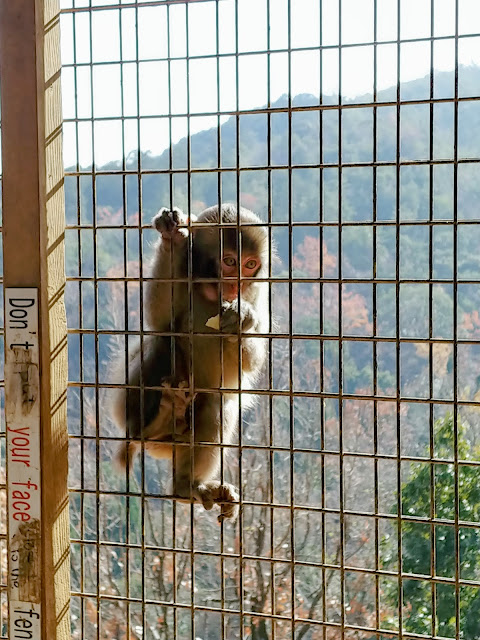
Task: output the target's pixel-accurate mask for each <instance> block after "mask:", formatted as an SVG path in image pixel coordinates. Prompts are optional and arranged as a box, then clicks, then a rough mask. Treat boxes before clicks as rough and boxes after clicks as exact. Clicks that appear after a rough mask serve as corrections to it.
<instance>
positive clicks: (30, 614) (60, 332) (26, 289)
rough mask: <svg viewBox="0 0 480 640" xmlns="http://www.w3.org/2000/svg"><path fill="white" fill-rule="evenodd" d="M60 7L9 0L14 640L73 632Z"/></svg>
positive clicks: (2, 31) (1, 73)
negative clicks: (68, 485) (71, 625)
mask: <svg viewBox="0 0 480 640" xmlns="http://www.w3.org/2000/svg"><path fill="white" fill-rule="evenodd" d="M58 12H59V7H58V0H0V81H1V106H2V162H3V248H4V286H5V333H6V338H5V342H6V344H5V354H6V368H5V386H6V392H5V393H6V407H5V408H6V417H7V450H8V458H7V487H8V498H9V581H8V586H9V600H10V607H9V626H10V635H9V637H10V638H11V640H14V639H15V638H17V637H18V638H25V637H29V638H33V639H35V640H37V639H40V638H41V639H42V640H47V639H48V640H67V638H69V637H70V612H69V601H70V562H69V546H70V544H69V542H70V541H69V519H68V493H67V471H68V457H67V456H68V438H67V421H66V395H67V331H66V317H65V307H64V299H63V295H64V288H65V268H64V226H65V215H64V196H63V158H62V112H61V94H60V38H59V31H60V25H59V13H58ZM37 299H38V303H37V301H36V300H37ZM38 442H39V443H40V444H39V446H38Z"/></svg>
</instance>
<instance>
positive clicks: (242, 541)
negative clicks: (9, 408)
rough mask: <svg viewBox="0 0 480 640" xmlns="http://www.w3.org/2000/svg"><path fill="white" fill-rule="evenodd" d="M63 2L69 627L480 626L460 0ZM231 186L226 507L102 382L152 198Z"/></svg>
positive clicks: (139, 334) (131, 330)
mask: <svg viewBox="0 0 480 640" xmlns="http://www.w3.org/2000/svg"><path fill="white" fill-rule="evenodd" d="M61 4H62V60H63V91H64V117H65V123H64V140H65V142H64V144H65V165H66V167H67V169H66V178H65V190H66V215H67V265H66V266H67V290H66V302H67V314H68V324H69V379H70V387H69V398H68V402H69V431H70V487H71V532H72V533H71V536H72V547H71V548H72V616H73V618H72V630H73V631H72V633H73V638H75V639H78V640H84V639H88V640H93V639H94V638H109V639H113V638H115V639H117V640H123V639H125V640H126V639H127V638H128V639H133V638H136V639H140V638H141V639H147V638H151V639H154V638H155V639H167V638H192V640H194V639H198V638H202V639H203V640H217V639H220V638H222V639H227V640H232V639H234V638H252V639H267V638H268V639H270V638H271V639H272V640H275V639H276V640H284V639H285V640H286V639H289V638H291V639H292V640H293V638H295V639H300V638H305V639H306V640H315V639H317V638H340V637H342V638H343V637H345V638H365V639H366V638H373V637H385V638H396V637H412V638H413V637H418V636H419V635H421V636H424V637H427V638H429V637H448V638H464V639H469V640H473V639H474V638H478V637H479V636H480V591H479V586H480V553H479V548H480V546H479V536H480V529H479V527H480V523H479V519H480V494H479V490H478V486H479V484H480V483H479V479H480V467H479V465H480V462H479V453H478V446H479V445H478V442H479V436H480V419H479V413H478V410H479V404H478V403H479V398H480V396H479V393H480V384H479V377H478V371H479V364H480V350H479V348H478V338H479V335H480V333H479V331H480V319H479V315H478V314H479V309H480V288H479V275H478V274H479V266H480V265H479V258H478V248H477V247H478V244H479V243H478V240H479V239H480V234H479V226H478V211H477V208H478V207H477V202H478V196H479V191H478V184H479V180H478V176H479V164H478V162H479V158H480V143H479V137H478V135H477V131H478V126H479V117H480V102H479V97H480V93H479V90H478V87H479V86H480V84H479V81H480V69H479V67H478V66H477V64H478V62H479V61H478V50H479V48H478V45H479V43H480V10H479V9H478V7H477V3H476V2H475V1H467V0H425V1H424V2H411V1H410V0H398V1H397V0H312V1H305V0H303V1H301V0H255V1H251V0H236V1H234V0H217V1H213V0H205V1H203V0H197V1H191V2H185V1H181V2H180V1H178V0H170V1H169V0H165V1H152V2H147V1H145V2H120V3H119V2H113V1H112V2H106V1H103V2H94V1H93V0H89V1H87V0H85V1H83V0H75V1H72V0H63V2H62V3H61ZM227 202H231V203H234V204H236V205H237V206H240V205H242V206H244V207H247V208H249V209H252V210H253V211H255V212H256V213H257V214H258V215H259V216H260V217H261V218H262V220H263V221H264V223H265V226H266V227H267V229H268V243H269V248H270V259H269V261H268V273H267V275H266V277H265V278H264V280H265V281H266V282H267V283H268V289H269V297H268V304H267V307H268V316H269V318H271V322H270V325H269V331H268V333H267V334H265V337H266V338H267V340H268V358H267V364H266V366H265V371H264V375H263V377H262V378H261V379H260V381H259V382H258V384H257V385H256V387H255V392H256V395H257V401H256V404H255V405H254V406H253V407H252V408H250V409H248V410H247V411H244V412H243V415H242V417H241V419H240V425H239V429H238V433H237V434H236V435H235V437H234V440H233V442H231V443H223V444H222V445H221V451H222V465H221V474H222V477H224V478H225V479H226V480H228V481H230V482H232V483H233V484H234V485H236V486H237V487H239V490H240V504H241V512H240V516H239V519H238V521H237V522H236V523H235V524H232V523H228V522H224V523H221V524H220V525H219V524H218V523H217V521H216V515H212V513H210V512H206V511H204V510H203V508H202V507H201V506H199V505H193V504H189V503H183V502H179V501H177V500H175V499H174V497H172V490H171V487H170V479H171V476H172V466H173V463H171V462H169V461H161V462H159V461H158V460H154V459H153V458H151V457H150V456H149V455H148V454H147V452H146V451H144V448H143V447H142V452H141V455H140V456H138V457H137V458H136V459H135V461H134V463H133V469H132V471H131V472H130V473H126V472H122V471H119V470H118V469H117V468H116V467H115V464H114V459H115V455H116V452H117V450H118V447H119V445H120V444H121V442H122V441H123V439H124V438H125V435H126V434H125V433H122V432H121V431H119V430H118V429H117V428H115V426H114V425H113V423H112V420H111V417H110V415H111V412H110V408H109V404H110V397H111V392H112V390H113V389H115V387H117V386H120V387H121V386H122V385H125V384H126V383H128V368H129V356H128V353H129V350H131V349H132V345H134V344H136V343H137V342H138V341H139V340H140V342H141V344H143V343H144V341H145V340H148V337H149V336H150V335H151V333H152V331H151V328H149V327H148V326H147V325H146V323H145V319H144V312H143V303H144V298H145V291H146V285H147V283H148V282H149V279H150V277H151V275H150V271H149V268H150V267H149V265H150V262H151V260H152V256H153V253H154V251H155V249H154V247H155V242H156V238H157V236H158V234H157V232H156V231H155V230H154V229H152V227H151V219H152V217H153V216H154V215H155V214H156V212H157V211H158V209H159V208H160V207H162V206H166V207H167V208H173V207H174V206H177V207H180V208H181V209H182V210H183V211H185V212H190V213H192V214H196V215H198V214H199V213H200V212H201V211H202V210H203V209H204V208H205V207H207V206H210V205H213V204H218V203H227ZM272 247H275V250H274V251H273V249H272ZM170 333H171V332H170ZM167 334H168V332H167ZM168 335H170V334H168ZM188 335H189V337H190V339H191V338H192V337H193V336H192V332H191V331H190V333H189V334H188ZM119 354H120V356H119ZM119 358H120V360H121V361H122V364H123V365H124V366H123V369H125V374H124V376H123V379H122V380H121V381H120V382H119V381H118V379H116V377H115V375H116V374H115V371H114V370H115V369H116V368H118V367H117V366H116V365H115V362H118V361H119ZM206 366H208V364H206ZM244 392H245V393H240V394H239V396H240V400H239V404H240V405H241V404H242V402H244V399H245V398H246V397H247V395H248V391H247V390H244ZM143 444H145V443H143Z"/></svg>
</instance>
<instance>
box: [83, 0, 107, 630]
mask: <svg viewBox="0 0 480 640" xmlns="http://www.w3.org/2000/svg"><path fill="white" fill-rule="evenodd" d="M89 6H91V0H89ZM88 27H89V34H90V41H89V43H88V46H89V68H90V113H91V117H92V130H91V141H92V225H93V229H92V234H93V238H92V240H93V289H94V309H93V318H94V320H93V322H94V324H93V326H94V341H95V346H94V363H95V364H94V366H95V424H97V425H98V424H99V423H100V412H99V402H98V400H99V388H98V385H99V377H98V367H99V350H98V340H99V336H98V273H97V158H96V154H95V108H94V82H93V38H92V33H93V31H92V29H93V21H92V12H91V11H89V12H88ZM83 340H84V334H80V352H82V350H83ZM100 456H101V444H100V434H99V432H98V429H97V430H96V432H95V527H96V531H95V553H96V566H95V571H96V579H97V583H96V593H95V598H96V601H97V608H96V621H97V624H96V636H97V640H100V630H101V626H102V616H101V604H102V601H101V596H100V585H101V574H100V558H101V552H102V549H101V541H100Z"/></svg>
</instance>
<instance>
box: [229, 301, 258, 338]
mask: <svg viewBox="0 0 480 640" xmlns="http://www.w3.org/2000/svg"><path fill="white" fill-rule="evenodd" d="M256 324H257V314H256V312H255V310H254V308H253V307H252V305H251V304H250V303H248V302H247V301H246V300H242V301H241V302H240V304H238V300H234V301H233V302H228V303H225V304H224V305H223V307H222V314H221V318H220V331H223V333H233V334H235V333H238V332H239V331H241V332H246V331H251V330H252V329H253V328H254V327H255V325H256Z"/></svg>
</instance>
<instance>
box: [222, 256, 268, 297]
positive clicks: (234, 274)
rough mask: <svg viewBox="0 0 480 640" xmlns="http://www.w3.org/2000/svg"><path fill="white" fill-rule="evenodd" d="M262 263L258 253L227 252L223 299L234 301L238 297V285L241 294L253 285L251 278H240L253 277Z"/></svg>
mask: <svg viewBox="0 0 480 640" xmlns="http://www.w3.org/2000/svg"><path fill="white" fill-rule="evenodd" d="M260 266H261V263H260V259H259V257H258V256H257V255H255V254H252V253H250V252H249V253H247V255H245V254H244V253H242V254H241V255H240V256H238V255H237V254H236V253H233V252H228V251H227V252H225V253H224V254H223V258H222V279H224V280H223V282H222V300H226V301H227V302H233V301H234V300H235V299H236V298H238V285H239V284H240V294H241V295H243V294H244V293H245V289H246V288H248V287H249V286H250V285H251V281H250V280H241V279H240V278H253V277H254V276H255V274H256V273H257V271H258V270H259V269H260Z"/></svg>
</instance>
